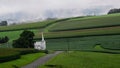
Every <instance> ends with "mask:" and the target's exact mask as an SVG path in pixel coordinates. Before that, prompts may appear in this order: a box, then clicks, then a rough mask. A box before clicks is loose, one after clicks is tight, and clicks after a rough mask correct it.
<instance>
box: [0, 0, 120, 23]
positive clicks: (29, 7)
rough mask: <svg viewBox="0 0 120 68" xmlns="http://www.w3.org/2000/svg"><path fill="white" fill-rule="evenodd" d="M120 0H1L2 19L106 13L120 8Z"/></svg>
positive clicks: (33, 18) (34, 18)
mask: <svg viewBox="0 0 120 68" xmlns="http://www.w3.org/2000/svg"><path fill="white" fill-rule="evenodd" d="M119 3H120V0H0V20H5V19H9V20H11V21H13V20H16V19H17V21H18V20H19V21H21V20H22V21H29V20H39V19H45V18H48V17H57V18H64V17H72V16H82V15H90V14H93V13H95V14H97V15H99V14H106V13H107V12H108V10H109V9H111V8H120V4H119Z"/></svg>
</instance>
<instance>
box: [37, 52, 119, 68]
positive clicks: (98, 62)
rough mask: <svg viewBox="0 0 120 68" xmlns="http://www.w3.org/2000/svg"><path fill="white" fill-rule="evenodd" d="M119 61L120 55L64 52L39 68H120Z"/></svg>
mask: <svg viewBox="0 0 120 68" xmlns="http://www.w3.org/2000/svg"><path fill="white" fill-rule="evenodd" d="M118 59H120V54H106V53H94V52H79V51H75V52H70V53H65V52H64V53H62V54H60V55H58V56H56V57H55V58H53V59H52V60H50V61H49V62H47V63H46V64H45V65H44V66H41V67H39V68H119V67H120V64H119V63H120V61H119V60H118Z"/></svg>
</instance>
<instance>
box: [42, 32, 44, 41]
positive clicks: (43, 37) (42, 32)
mask: <svg viewBox="0 0 120 68" xmlns="http://www.w3.org/2000/svg"><path fill="white" fill-rule="evenodd" d="M42 41H44V35H43V32H42Z"/></svg>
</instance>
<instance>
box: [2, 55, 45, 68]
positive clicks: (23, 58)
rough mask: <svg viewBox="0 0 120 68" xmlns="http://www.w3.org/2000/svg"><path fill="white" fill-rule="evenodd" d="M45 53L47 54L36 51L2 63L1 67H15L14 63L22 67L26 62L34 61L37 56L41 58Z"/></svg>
mask: <svg viewBox="0 0 120 68" xmlns="http://www.w3.org/2000/svg"><path fill="white" fill-rule="evenodd" d="M44 55H45V54H44V53H34V54H27V55H22V56H21V58H20V59H17V60H13V61H9V62H4V63H0V68H14V67H13V65H16V66H18V67H22V66H24V65H26V64H29V63H31V62H33V61H34V60H36V59H37V58H40V57H42V56H44Z"/></svg>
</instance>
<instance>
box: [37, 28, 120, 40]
mask: <svg viewBox="0 0 120 68" xmlns="http://www.w3.org/2000/svg"><path fill="white" fill-rule="evenodd" d="M118 34H120V27H108V28H95V29H85V30H73V31H60V32H47V33H44V35H45V38H62V37H84V36H96V35H118ZM40 36H41V35H40V33H36V35H35V38H40Z"/></svg>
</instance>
